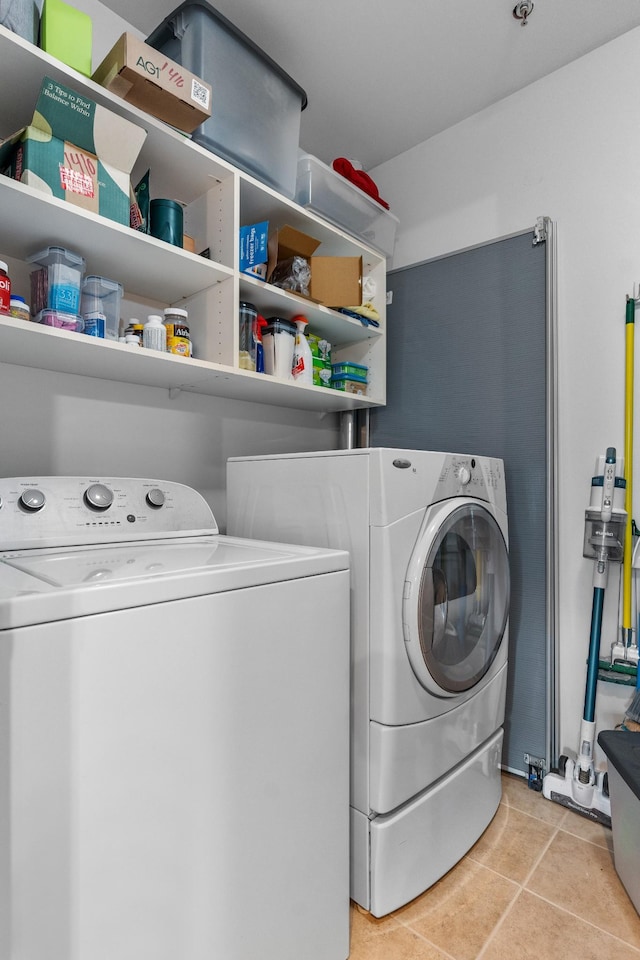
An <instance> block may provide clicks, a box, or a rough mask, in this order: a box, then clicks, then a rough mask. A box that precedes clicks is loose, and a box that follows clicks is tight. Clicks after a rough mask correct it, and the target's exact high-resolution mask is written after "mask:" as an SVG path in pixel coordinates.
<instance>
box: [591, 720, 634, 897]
mask: <svg viewBox="0 0 640 960" xmlns="http://www.w3.org/2000/svg"><path fill="white" fill-rule="evenodd" d="M598 743H599V744H600V746H601V747H602V749H603V750H604V752H605V754H606V756H607V760H608V764H607V768H608V775H609V796H610V798H611V830H612V832H613V860H614V863H615V868H616V873H617V874H618V876H619V877H620V879H621V880H622V882H623V884H624V887H625V890H626V891H627V893H628V894H629V897H630V898H631V901H632V903H633V905H634V907H635V908H636V910H637V911H638V913H640V733H633V732H631V731H628V730H603V731H602V732H601V733H600V734H599V735H598Z"/></svg>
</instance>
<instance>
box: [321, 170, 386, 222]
mask: <svg viewBox="0 0 640 960" xmlns="http://www.w3.org/2000/svg"><path fill="white" fill-rule="evenodd" d="M333 169H334V170H335V171H336V173H339V174H341V175H342V176H343V177H345V178H346V179H347V180H349V181H350V182H351V183H353V184H354V186H356V187H359V188H360V190H363V191H364V192H365V193H366V194H368V195H369V196H370V197H371V198H372V199H373V200H376V201H377V202H378V203H379V204H380V205H381V206H383V207H384V208H385V210H388V209H389V204H388V203H387V201H386V200H383V199H382V197H381V196H380V194H379V192H378V188H377V186H376V184H375V183H374V181H373V180H372V179H371V177H370V176H369V174H368V173H365V172H364V170H356V168H355V167H354V165H353V164H352V163H351V161H350V160H347V158H346V157H338V158H337V159H336V160H334V161H333Z"/></svg>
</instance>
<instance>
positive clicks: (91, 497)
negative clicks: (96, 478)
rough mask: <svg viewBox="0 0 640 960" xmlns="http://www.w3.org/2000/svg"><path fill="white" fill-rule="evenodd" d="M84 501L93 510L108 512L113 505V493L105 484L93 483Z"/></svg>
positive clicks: (86, 492) (85, 493) (86, 491)
mask: <svg viewBox="0 0 640 960" xmlns="http://www.w3.org/2000/svg"><path fill="white" fill-rule="evenodd" d="M84 499H85V501H86V503H87V506H89V507H91V508H92V509H93V510H108V509H109V507H110V506H111V504H112V503H113V493H112V492H111V490H109V487H105V485H104V484H103V483H92V484H91V486H90V487H87V489H86V490H85V492H84Z"/></svg>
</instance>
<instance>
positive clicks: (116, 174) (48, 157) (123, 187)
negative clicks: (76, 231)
mask: <svg viewBox="0 0 640 960" xmlns="http://www.w3.org/2000/svg"><path fill="white" fill-rule="evenodd" d="M146 136H147V134H146V131H145V130H143V129H142V128H141V127H138V126H136V125H135V124H134V123H131V122H130V121H129V120H124V119H123V118H122V117H118V116H116V114H115V113H112V112H111V111H110V110H106V109H105V108H104V107H101V106H100V105H99V104H96V103H94V102H93V100H89V99H88V98H86V97H84V96H81V95H80V94H79V93H77V92H76V91H75V90H72V89H70V88H69V87H65V86H63V85H62V84H60V83H57V82H56V81H55V80H52V79H51V78H50V77H45V78H44V80H43V81H42V87H41V89H40V95H39V97H38V100H37V102H36V107H35V110H34V113H33V119H32V121H31V123H30V124H29V126H28V127H24V128H23V129H22V130H19V131H18V133H15V134H14V135H13V136H12V137H9V139H8V140H5V141H4V143H2V144H0V172H2V173H4V174H5V175H7V176H10V177H13V179H15V180H20V181H21V182H22V183H25V184H27V185H28V186H31V187H34V188H35V189H36V190H42V191H43V192H44V193H47V194H49V196H53V197H58V199H60V200H66V201H67V202H68V203H73V204H74V205H75V206H79V207H83V208H84V209H85V210H90V211H92V212H93V213H99V214H100V215H101V216H103V217H108V218H109V219H110V220H115V221H116V222H117V223H123V224H126V225H127V226H128V225H129V189H130V174H131V169H132V167H133V165H134V163H135V161H136V159H137V157H138V154H139V153H140V149H141V148H142V144H143V143H144V141H145V138H146Z"/></svg>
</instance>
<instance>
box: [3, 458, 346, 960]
mask: <svg viewBox="0 0 640 960" xmlns="http://www.w3.org/2000/svg"><path fill="white" fill-rule="evenodd" d="M348 563H349V558H348V555H347V554H346V553H345V552H343V551H340V550H334V549H331V550H322V549H310V548H307V547H300V546H283V545H281V544H274V543H263V542H252V541H248V540H242V539H237V538H233V537H227V536H221V535H220V534H218V528H217V525H216V523H215V519H214V517H213V515H212V513H211V510H210V509H209V507H208V506H207V504H206V502H205V501H204V499H203V498H202V497H201V496H200V495H199V494H198V493H197V492H196V491H194V490H192V489H190V488H188V487H185V486H183V485H180V484H176V483H171V482H166V481H157V480H139V479H106V478H73V477H42V478H35V477H30V478H28V479H6V480H0V848H1V849H2V851H3V853H2V857H1V858H0V956H2V957H6V958H14V957H15V958H20V960H43V958H47V960H176V958H180V960H212V958H213V957H219V958H224V960H300V957H305V960H309V958H313V960H345V958H346V957H347V955H348V953H349V879H348V845H349V841H348V830H349V812H348V811H349V800H348V791H349V786H348V776H349V761H348V749H349V735H348V729H349V706H348V704H349V687H348V683H349V681H348V677H349V652H348V651H349V626H348V623H349V573H348Z"/></svg>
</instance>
